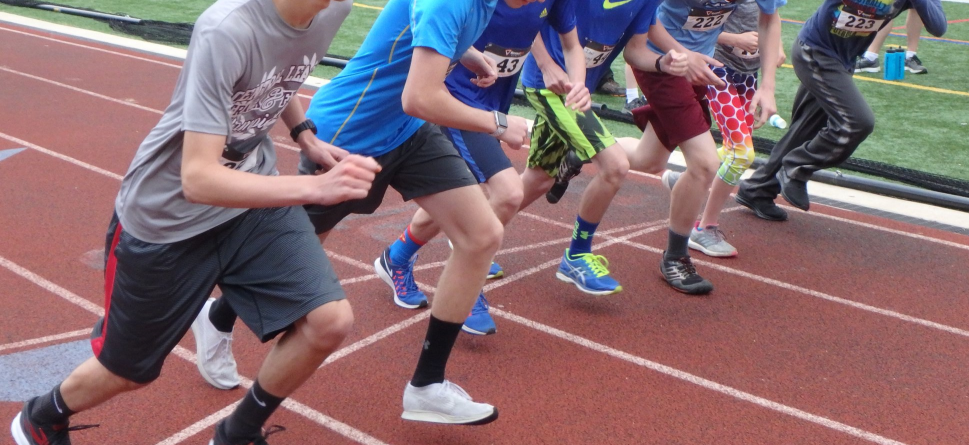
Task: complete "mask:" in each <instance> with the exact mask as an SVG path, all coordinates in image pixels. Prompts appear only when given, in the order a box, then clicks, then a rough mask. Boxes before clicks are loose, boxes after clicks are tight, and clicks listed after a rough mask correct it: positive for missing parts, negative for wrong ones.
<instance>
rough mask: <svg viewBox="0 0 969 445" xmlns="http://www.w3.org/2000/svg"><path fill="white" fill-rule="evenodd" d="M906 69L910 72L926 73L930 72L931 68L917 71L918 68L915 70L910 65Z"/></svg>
mask: <svg viewBox="0 0 969 445" xmlns="http://www.w3.org/2000/svg"><path fill="white" fill-rule="evenodd" d="M905 71H908V72H910V73H912V74H925V73H928V72H929V70H925V69H923V70H920V71H916V70H913V69H911V68H909V67H905Z"/></svg>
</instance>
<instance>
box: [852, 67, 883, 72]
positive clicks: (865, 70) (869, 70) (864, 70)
mask: <svg viewBox="0 0 969 445" xmlns="http://www.w3.org/2000/svg"><path fill="white" fill-rule="evenodd" d="M881 70H882V69H881V68H859V69H856V70H855V72H856V73H877V72H880V71H881Z"/></svg>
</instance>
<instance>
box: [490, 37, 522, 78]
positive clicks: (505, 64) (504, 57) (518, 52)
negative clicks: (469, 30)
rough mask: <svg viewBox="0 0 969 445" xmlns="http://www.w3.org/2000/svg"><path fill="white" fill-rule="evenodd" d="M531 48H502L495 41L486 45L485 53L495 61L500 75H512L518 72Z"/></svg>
mask: <svg viewBox="0 0 969 445" xmlns="http://www.w3.org/2000/svg"><path fill="white" fill-rule="evenodd" d="M528 50H529V48H502V47H500V46H498V45H495V44H494V43H489V44H488V45H487V46H485V49H484V55H486V56H488V57H490V58H491V60H494V61H495V64H496V65H497V66H498V77H511V76H514V75H515V74H518V72H519V71H521V69H522V64H523V63H524V62H525V56H527V55H528Z"/></svg>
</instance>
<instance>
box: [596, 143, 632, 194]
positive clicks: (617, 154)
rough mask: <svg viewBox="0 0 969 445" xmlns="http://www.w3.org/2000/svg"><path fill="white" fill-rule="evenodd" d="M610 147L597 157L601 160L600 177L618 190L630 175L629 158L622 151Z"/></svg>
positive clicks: (599, 165)
mask: <svg viewBox="0 0 969 445" xmlns="http://www.w3.org/2000/svg"><path fill="white" fill-rule="evenodd" d="M612 148H613V147H610V148H608V149H606V150H605V151H602V152H600V153H599V154H598V155H596V158H597V159H598V160H599V162H598V167H599V176H600V177H601V178H602V179H603V180H604V181H605V182H606V183H607V184H609V185H610V186H612V187H613V188H616V189H618V188H619V187H621V186H622V182H623V181H624V180H625V179H626V175H627V174H628V173H629V157H628V156H627V155H626V153H625V152H624V151H623V150H622V149H621V148H617V149H616V150H613V149H612Z"/></svg>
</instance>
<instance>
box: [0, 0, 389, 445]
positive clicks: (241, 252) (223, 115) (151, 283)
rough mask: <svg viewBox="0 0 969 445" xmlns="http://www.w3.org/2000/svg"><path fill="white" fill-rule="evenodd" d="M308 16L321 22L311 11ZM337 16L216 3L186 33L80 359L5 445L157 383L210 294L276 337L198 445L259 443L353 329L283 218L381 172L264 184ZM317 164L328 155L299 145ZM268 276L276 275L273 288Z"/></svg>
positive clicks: (357, 159)
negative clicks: (249, 381) (89, 352)
mask: <svg viewBox="0 0 969 445" xmlns="http://www.w3.org/2000/svg"><path fill="white" fill-rule="evenodd" d="M324 9H325V11H324V12H321V10H324ZM349 12H350V3H349V2H346V3H333V4H332V5H329V2H326V1H322V2H316V3H303V2H285V1H281V2H273V1H272V0H219V1H217V2H216V3H215V4H214V5H212V6H211V7H209V8H208V9H207V10H206V11H205V12H203V13H202V15H201V16H200V17H199V19H198V20H197V21H196V23H195V29H194V31H193V35H192V40H191V44H190V45H189V49H188V54H187V56H186V59H185V64H184V67H183V69H182V71H181V74H180V75H179V77H178V82H177V84H176V86H175V91H174V94H173V95H172V102H171V105H169V106H168V108H167V109H166V110H165V113H164V114H163V115H162V118H161V121H160V122H159V123H158V125H157V126H155V128H154V129H153V130H152V131H151V133H149V135H148V137H147V138H146V139H145V140H144V142H142V144H141V146H140V147H139V149H138V151H137V153H136V154H135V158H134V160H133V161H132V163H131V166H130V167H129V169H128V172H127V174H126V175H125V177H124V179H123V180H122V183H121V191H120V192H119V194H118V197H117V200H116V202H115V213H114V215H113V217H112V220H111V223H110V225H109V227H108V235H107V240H106V244H105V263H106V268H105V315H104V317H102V318H101V320H99V321H98V323H97V324H96V325H95V328H94V335H93V338H92V341H91V344H92V349H93V350H94V357H92V358H90V359H88V360H87V361H85V362H84V363H82V364H81V365H80V366H78V367H77V368H76V369H75V370H74V371H73V372H71V374H70V375H69V376H68V377H67V378H66V379H65V380H64V381H63V382H61V383H60V384H59V385H57V386H55V387H54V388H53V389H52V390H51V391H50V392H49V393H47V394H45V395H42V396H39V397H34V398H32V399H30V400H29V401H27V403H26V404H25V405H24V408H23V410H22V411H21V412H20V413H19V414H17V416H16V418H15V419H14V421H13V423H12V424H11V433H12V435H13V439H14V441H15V442H16V443H17V444H18V445H69V444H70V443H71V439H70V437H69V434H70V433H69V431H71V430H72V429H78V428H83V427H69V419H70V417H71V416H72V415H74V414H76V413H78V412H81V411H85V410H88V409H90V408H93V407H95V406H97V405H99V404H101V403H103V402H105V401H107V400H110V399H111V398H113V397H115V396H117V395H119V394H121V393H123V392H127V391H133V390H136V389H139V388H142V387H144V386H146V385H148V384H149V383H151V382H152V381H154V380H155V379H157V378H158V376H159V373H160V372H161V369H162V365H163V364H164V361H165V358H166V357H167V356H168V354H169V353H170V352H171V351H172V349H173V348H174V347H175V346H176V345H177V344H178V342H179V340H181V338H182V337H183V336H184V334H185V332H186V331H187V330H188V328H189V325H190V324H191V323H192V320H193V319H194V318H195V316H196V314H198V313H199V309H200V308H201V306H202V304H203V303H204V302H205V301H206V297H207V296H208V295H209V294H210V293H211V292H212V290H213V288H214V287H215V286H216V285H219V287H221V288H222V292H223V295H224V299H225V300H226V301H229V302H230V303H231V304H232V305H233V307H235V308H236V310H238V311H239V314H240V315H241V317H242V319H243V321H245V323H246V324H247V325H248V326H249V327H250V328H251V329H252V330H253V332H255V333H256V335H257V336H258V337H259V338H260V340H262V341H269V340H270V339H272V338H274V337H276V336H277V335H279V336H280V341H279V342H277V343H276V345H275V346H274V347H273V349H272V351H271V352H270V353H269V355H268V356H267V358H266V360H265V361H264V362H263V366H262V368H261V369H260V370H259V375H258V377H257V378H256V379H255V383H254V384H253V386H252V389H251V390H250V391H248V392H246V394H245V396H244V397H243V399H242V401H241V402H240V403H239V405H238V406H237V407H236V409H235V410H234V411H233V412H232V414H231V415H229V417H227V418H226V419H223V420H221V421H220V422H218V424H217V425H216V428H215V433H214V438H213V439H212V441H211V442H209V443H210V444H214V445H241V444H254V443H259V444H265V434H264V433H263V431H262V426H263V424H264V423H265V421H266V419H268V418H269V416H270V415H271V414H272V413H273V411H275V409H276V408H277V407H279V405H280V403H282V401H283V399H284V398H285V397H287V396H288V395H289V394H291V393H292V392H293V391H294V390H296V389H297V388H298V387H299V386H300V385H301V384H302V383H303V382H304V381H305V380H306V379H307V378H309V377H310V376H311V375H312V374H313V372H314V371H315V370H316V369H317V368H318V367H319V366H320V364H322V363H323V360H324V359H326V357H327V356H328V355H329V354H330V353H332V352H333V351H334V350H336V348H337V347H339V345H340V343H341V342H342V341H343V339H344V338H345V337H346V335H347V334H348V333H349V332H350V328H351V327H352V325H353V313H352V311H351V309H350V304H349V303H348V302H347V301H346V299H345V298H344V293H343V289H342V288H341V287H340V285H339V283H338V281H337V278H336V275H335V273H334V272H333V269H332V267H330V263H329V262H328V261H327V259H326V256H325V255H324V253H323V249H321V248H320V246H319V243H318V241H317V239H316V237H315V236H314V235H313V231H312V230H313V228H312V226H311V224H310V222H309V220H308V219H307V217H306V213H305V212H304V211H303V209H302V208H299V207H294V206H295V205H297V204H304V203H318V204H335V203H338V202H340V201H344V200H346V199H358V198H360V197H362V196H366V194H367V192H368V190H369V189H370V185H371V182H372V181H373V178H374V175H375V173H376V172H377V171H378V170H379V168H380V167H379V165H378V164H377V163H376V162H375V161H374V160H373V159H368V158H364V157H361V156H345V157H343V159H342V160H341V161H340V162H339V163H337V164H336V165H335V166H334V167H333V168H332V169H331V170H330V171H329V172H328V173H326V174H323V175H320V176H302V177H296V176H278V172H277V171H276V152H275V149H274V147H273V143H272V139H271V138H270V137H269V131H270V129H272V127H273V125H274V124H275V123H276V121H277V119H279V118H280V117H281V118H282V120H283V122H285V124H286V125H287V126H289V127H297V125H298V124H299V123H300V122H301V121H302V120H303V119H304V115H303V108H302V106H301V105H300V103H299V101H290V100H289V99H290V98H292V97H294V96H295V95H296V92H297V91H298V90H299V88H300V86H301V85H302V83H303V81H304V80H305V79H306V78H307V77H308V76H309V74H310V72H312V70H313V67H314V66H315V65H316V63H317V62H318V60H319V59H320V58H321V57H323V55H325V54H326V50H327V48H328V47H329V44H330V42H331V40H332V39H333V36H334V34H336V31H337V29H338V28H339V27H340V24H341V23H342V22H343V19H344V18H346V16H347V14H348V13H349ZM301 147H302V148H303V153H304V154H305V155H307V156H309V157H311V158H312V159H318V160H320V161H322V160H323V159H324V158H326V157H327V156H325V153H326V152H327V151H328V150H330V149H332V147H327V146H325V145H324V144H321V143H319V141H315V142H313V141H304V143H302V144H301ZM280 270H285V271H287V272H290V273H288V274H280V273H279V272H280Z"/></svg>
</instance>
